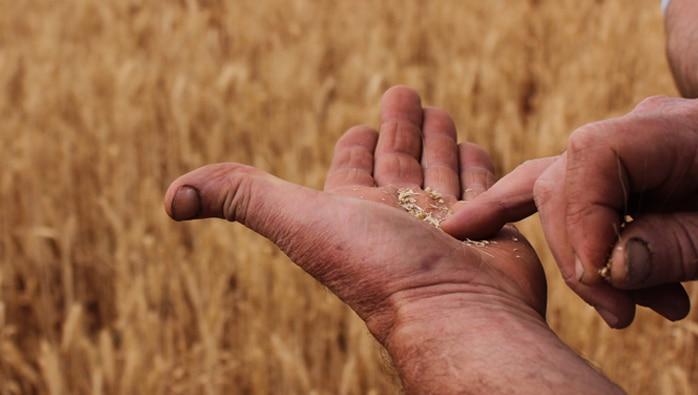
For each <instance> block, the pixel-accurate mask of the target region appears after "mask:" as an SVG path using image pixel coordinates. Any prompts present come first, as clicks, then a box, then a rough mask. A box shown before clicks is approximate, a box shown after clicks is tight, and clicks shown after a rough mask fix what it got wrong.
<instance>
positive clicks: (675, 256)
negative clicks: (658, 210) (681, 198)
mask: <svg viewBox="0 0 698 395" xmlns="http://www.w3.org/2000/svg"><path fill="white" fill-rule="evenodd" d="M607 269H610V273H606V278H607V279H608V280H609V281H610V282H611V283H612V284H613V285H614V286H616V287H618V288H622V289H645V288H648V287H651V286H656V285H663V284H672V283H678V282H682V281H692V280H696V279H698V214H695V213H687V212H683V213H682V212H677V213H668V214H649V215H645V216H642V217H639V218H638V219H637V220H635V221H633V222H631V223H630V224H628V226H627V228H626V229H625V230H624V232H623V233H622V235H621V239H620V240H619V241H618V243H616V246H615V248H614V249H613V252H612V254H611V259H610V262H609V264H608V266H607Z"/></svg>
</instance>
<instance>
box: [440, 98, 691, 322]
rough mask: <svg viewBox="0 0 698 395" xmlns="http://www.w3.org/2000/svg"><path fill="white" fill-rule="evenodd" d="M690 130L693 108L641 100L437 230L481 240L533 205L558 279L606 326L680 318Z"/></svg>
mask: <svg viewBox="0 0 698 395" xmlns="http://www.w3.org/2000/svg"><path fill="white" fill-rule="evenodd" d="M696 125H698V102H697V101H692V100H684V99H672V98H662V97H655V98H650V99H647V100H645V101H643V102H642V103H641V104H640V105H638V106H637V107H636V108H635V109H634V110H633V111H632V112H631V113H629V114H628V115H626V116H624V117H621V118H617V119H611V120H608V121H603V122H597V123H593V124H590V125H586V126H584V127H582V128H580V129H579V130H577V131H576V132H575V133H574V134H573V135H572V136H571V137H570V141H569V145H568V150H567V152H566V153H564V154H563V155H561V156H559V157H556V158H545V159H539V160H535V161H531V162H527V163H524V164H523V165H522V166H520V167H519V168H517V169H516V170H514V171H513V172H512V173H510V174H509V175H507V176H505V177H504V178H502V179H501V180H500V181H499V182H498V183H497V184H495V185H494V186H493V187H492V188H491V189H490V190H489V191H487V192H486V193H483V194H482V195H481V196H480V197H478V199H476V200H475V201H473V202H471V203H469V204H468V205H466V206H464V207H463V208H462V209H461V210H460V211H459V212H457V213H456V214H454V215H453V216H452V217H451V218H450V219H449V220H448V221H446V222H445V223H444V224H442V228H443V229H444V230H445V231H447V232H448V233H450V234H453V235H455V236H457V237H461V238H462V237H483V236H487V234H488V233H492V232H494V231H496V229H497V227H498V226H501V225H503V224H504V223H507V222H511V221H516V220H518V219H521V218H523V217H525V216H527V215H530V214H531V213H533V212H534V211H535V210H536V206H537V209H538V211H539V212H540V219H541V223H542V226H543V230H544V233H545V236H546V239H547V242H548V245H549V246H550V249H551V251H552V253H553V255H554V257H555V259H556V261H557V263H558V265H559V267H560V271H561V273H562V275H563V277H564V278H565V280H566V281H567V283H568V284H569V285H570V287H571V288H572V289H573V290H574V291H575V292H577V293H578V294H579V295H580V296H581V297H582V298H583V299H584V300H586V301H587V302H588V303H590V304H592V305H594V306H595V307H597V309H598V310H599V312H600V313H601V315H602V317H603V318H604V319H605V320H606V322H607V323H608V324H609V325H610V326H612V327H617V328H620V327H625V326H627V325H629V324H630V323H631V322H632V320H633V317H634V312H635V304H636V303H637V304H639V305H644V306H648V307H650V308H652V309H654V310H655V311H657V312H658V313H660V314H662V315H663V316H665V317H667V318H669V319H671V320H677V319H681V318H683V317H685V316H686V314H688V311H689V308H690V304H689V299H688V296H687V295H686V293H685V291H684V289H683V287H682V286H681V284H680V282H681V281H689V280H695V279H696V277H697V275H698V247H697V246H698V243H697V242H698V236H696V235H697V234H698V215H697V214H696V209H697V208H698V200H697V199H696V198H697V197H698V193H697V187H696V186H697V185H698V184H697V182H696V181H697V180H698V161H696V152H697V150H698V126H696ZM475 215H476V216H477V217H476V218H475V219H474V220H473V216H475ZM631 219H632V222H628V221H629V220H631ZM471 221H473V222H471ZM481 222H484V223H490V224H491V226H490V227H488V228H483V229H482V230H483V231H482V232H480V231H479V230H478V229H475V228H474V227H473V226H472V224H473V223H481ZM609 258H610V260H609ZM607 264H608V265H607ZM602 274H603V275H604V276H602ZM602 277H606V278H605V279H606V280H607V281H603V280H604V279H602Z"/></svg>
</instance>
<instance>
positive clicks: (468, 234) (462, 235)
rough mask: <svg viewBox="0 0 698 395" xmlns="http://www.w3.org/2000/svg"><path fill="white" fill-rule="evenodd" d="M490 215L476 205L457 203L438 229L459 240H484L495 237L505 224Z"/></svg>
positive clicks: (472, 203)
mask: <svg viewBox="0 0 698 395" xmlns="http://www.w3.org/2000/svg"><path fill="white" fill-rule="evenodd" d="M458 206H460V207H458ZM490 214H491V213H488V211H487V210H486V209H485V208H484V207H479V205H478V204H477V203H474V202H471V203H465V202H463V203H457V204H456V205H454V213H453V214H452V215H451V216H449V217H448V218H446V219H445V220H444V221H443V222H442V223H441V225H440V227H441V230H443V231H444V232H446V233H448V234H450V235H451V236H453V237H455V238H457V239H459V240H465V239H471V240H484V239H487V238H489V237H492V236H494V235H496V234H497V233H498V232H499V230H500V229H502V227H504V225H505V224H506V222H502V221H501V219H499V218H498V217H497V216H496V215H494V216H493V215H490Z"/></svg>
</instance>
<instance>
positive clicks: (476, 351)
mask: <svg viewBox="0 0 698 395" xmlns="http://www.w3.org/2000/svg"><path fill="white" fill-rule="evenodd" d="M452 298H453V300H451V301H448V302H447V303H450V304H452V306H450V307H452V308H449V309H446V311H450V312H451V314H448V315H443V313H440V314H439V315H438V316H437V315H436V314H435V313H433V312H435V311H436V310H435V309H431V310H422V309H420V308H419V307H416V308H414V309H410V308H407V309H403V311H402V312H401V314H400V318H399V320H398V329H397V330H396V331H395V332H394V333H393V334H392V335H391V336H390V338H389V339H386V340H387V341H386V347H387V349H388V352H389V353H390V354H391V356H392V358H393V363H394V365H395V367H396V369H397V370H398V373H399V375H400V378H401V379H402V382H403V386H404V389H405V391H406V393H408V394H500V393H501V394H509V393H536V394H622V393H623V391H622V390H620V389H619V388H618V387H617V386H615V385H614V384H613V383H611V382H610V381H608V380H607V379H606V378H605V377H603V375H601V374H600V373H599V372H598V371H596V370H595V369H594V368H593V367H592V366H591V365H589V364H588V363H587V362H586V361H585V360H583V359H582V358H581V357H579V356H578V355H577V354H576V353H574V352H573V351H572V350H571V349H570V348H569V347H567V346H566V345H565V344H564V343H562V341H561V340H560V339H559V338H558V337H557V336H556V335H555V334H554V333H553V332H552V330H551V329H550V328H549V327H548V326H547V325H546V323H545V322H544V320H543V319H542V318H541V317H540V316H539V315H537V313H535V312H534V311H533V310H530V309H529V308H528V307H527V306H524V305H516V304H513V305H512V304H507V303H508V302H506V301H505V302H504V303H498V302H499V300H498V298H497V297H496V296H494V297H493V296H492V295H488V296H486V297H467V298H466V299H467V300H466V299H463V298H462V297H461V296H453V297H452ZM438 310H439V311H441V312H443V311H444V309H438ZM430 315H433V316H430ZM412 323H414V324H412Z"/></svg>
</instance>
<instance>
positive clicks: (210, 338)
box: [0, 0, 698, 395]
mask: <svg viewBox="0 0 698 395" xmlns="http://www.w3.org/2000/svg"><path fill="white" fill-rule="evenodd" d="M396 84H406V85H410V86H412V87H414V88H415V89H417V90H418V91H419V92H420V93H421V94H422V97H423V100H424V103H425V104H427V105H434V106H438V107H441V108H444V109H446V110H447V111H449V112H450V113H451V114H452V115H453V117H454V120H455V122H456V125H457V126H458V128H459V137H460V139H461V140H463V141H465V140H470V141H473V142H476V143H478V144H481V145H482V146H483V147H485V149H487V150H488V151H489V152H490V153H491V154H492V156H493V158H494V160H495V164H496V166H497V170H498V173H499V175H500V176H501V175H502V174H505V173H506V172H508V171H510V170H512V169H513V168H514V167H515V166H516V165H517V164H519V163H521V162H523V161H524V160H526V159H530V158H535V157H540V156H548V155H555V154H558V153H560V152H562V151H563V150H564V147H565V144H566V140H567V136H568V135H569V134H570V133H571V132H572V131H573V130H574V129H575V128H577V127H579V126H581V125H583V124H584V123H587V122H591V121H595V120H600V119H605V118H609V117H613V116H618V115H621V114H623V113H625V112H628V111H630V110H631V109H632V108H633V106H634V105H635V104H637V103H638V102H639V101H640V100H642V99H643V98H644V97H647V96H650V95H656V94H661V95H677V92H676V89H675V87H674V85H673V82H672V79H671V75H670V73H669V69H668V66H667V63H666V60H665V57H664V31H663V21H662V14H661V10H660V8H659V0H641V1H638V0H597V1H577V0H527V1H523V0H521V1H511V0H510V1H505V0H489V1H476V0H439V1H432V2H426V1H421V0H385V1H381V2H374V1H366V0H357V1H351V2H350V1H326V2H320V1H310V0H289V1H274V0H236V1H227V2H226V1H223V0H199V1H196V0H179V1H161V2H147V1H143V0H124V1H98V0H66V1H60V2H58V1H52V0H33V1H15V0H0V394H2V395H10V394H12V395H14V394H55V395H64V394H93V395H99V394H104V395H107V394H109V395H111V394H149V395H150V394H206V395H213V394H313V395H324V394H341V395H349V394H397V393H399V392H400V389H399V387H398V385H397V383H396V380H395V378H394V377H393V375H392V373H391V370H390V367H389V363H387V361H386V360H385V358H386V357H385V355H384V353H383V352H382V351H381V349H380V347H379V346H378V345H377V343H376V342H375V341H374V340H373V339H372V338H371V336H370V335H369V334H368V332H367V330H366V329H365V327H364V325H363V323H362V322H361V321H360V320H358V318H357V317H356V316H355V315H354V314H353V313H352V312H351V311H350V310H349V309H348V308H346V307H345V306H343V305H342V304H341V303H340V302H339V301H338V300H337V299H336V298H335V297H334V296H332V295H331V294H329V293H328V292H327V291H326V290H325V289H324V288H323V287H321V286H320V285H318V284H317V283H316V282H315V281H314V280H312V279H311V278H309V277H307V276H306V275H305V274H304V273H302V271H301V270H300V269H298V268H296V267H295V266H294V265H293V264H292V263H290V262H289V261H288V259H287V258H286V257H285V256H284V255H283V254H282V253H280V252H279V251H278V250H277V249H276V247H275V246H273V245H272V244H271V243H269V242H268V241H266V240H265V239H263V238H261V237H259V236H258V235H256V234H254V233H252V232H250V231H249V230H246V229H245V228H243V227H242V226H240V225H238V224H231V223H226V222H224V221H217V220H206V221H201V222H197V223H175V222H172V221H170V220H169V219H168V218H167V216H166V215H165V212H164V210H163V207H162V200H163V195H164V192H165V190H166V188H167V186H168V185H169V183H170V182H171V181H172V180H173V179H174V178H176V177H177V176H179V175H180V174H183V173H184V172H186V171H189V170H191V169H194V168H196V167H199V166H202V165H205V164H208V163H214V162H223V161H234V162H242V163H246V164H250V165H254V166H256V167H259V168H261V169H263V170H265V171H268V172H271V173H273V174H275V175H277V176H279V177H281V178H284V179H287V180H290V181H293V182H296V183H299V184H303V185H306V186H309V187H313V188H318V189H319V188H321V187H322V184H323V179H324V174H325V171H326V169H327V167H328V165H329V162H330V159H331V152H332V147H333V144H334V142H335V141H336V140H337V138H338V137H339V136H340V135H341V134H342V133H343V131H345V130H346V129H348V128H349V127H350V126H353V125H356V124H370V125H375V124H376V123H377V120H378V110H379V104H380V97H381V94H382V93H383V91H384V90H385V89H387V88H388V87H389V86H392V85H396ZM520 228H521V229H522V231H523V232H524V234H525V235H527V236H528V237H529V239H530V240H531V242H532V243H533V244H534V245H535V247H536V249H537V251H538V252H539V254H540V255H541V257H542V259H543V261H544V265H545V268H546V272H547V274H548V278H549V284H550V285H549V286H550V291H549V294H550V298H549V299H550V303H549V308H548V317H549V322H550V325H551V326H552V327H553V328H554V329H555V331H556V332H557V333H559V334H560V336H561V337H562V338H563V340H565V341H566V342H567V343H568V344H570V346H572V347H573V348H574V349H576V350H578V351H579V352H580V353H581V354H582V355H583V356H584V357H585V358H587V359H589V360H590V361H591V362H592V363H593V364H595V365H596V366H597V367H598V368H599V369H600V370H601V371H602V372H603V373H604V374H606V375H607V376H608V377H610V378H611V379H613V380H615V381H616V382H618V383H619V384H620V385H621V386H623V387H624V388H625V389H626V390H627V391H628V392H629V393H632V394H690V393H693V392H694V390H695V388H698V353H696V352H695V351H696V348H697V346H696V341H697V340H698V320H697V318H698V317H697V316H696V313H691V316H690V317H689V318H688V319H686V320H683V321H681V322H678V323H668V322H664V321H663V320H662V319H660V318H658V317H657V316H655V315H654V314H652V313H650V312H648V311H645V310H641V311H640V312H639V314H638V317H637V319H636V322H635V323H634V324H633V325H632V326H631V327H630V328H629V329H626V330H622V331H616V330H611V329H608V328H607V327H606V326H605V325H604V324H603V323H602V321H601V320H600V319H599V318H597V316H596V314H595V312H594V311H593V309H592V308H591V307H588V306H586V305H585V304H584V303H582V302H581V301H580V300H579V299H578V298H577V297H576V296H575V295H574V294H572V293H571V291H569V290H568V289H567V287H566V286H565V285H564V284H563V282H562V280H561V279H560V276H559V274H558V272H557V269H556V268H555V265H554V263H553V262H552V260H551V258H550V254H549V252H548V251H547V249H546V246H545V244H544V241H543V239H542V237H541V233H540V230H539V229H538V225H537V223H536V218H535V217H533V218H531V219H529V220H526V221H524V222H523V223H521V224H520ZM689 293H690V294H691V296H692V300H693V301H694V302H695V301H696V300H698V290H696V288H695V287H693V286H692V285H689Z"/></svg>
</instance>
